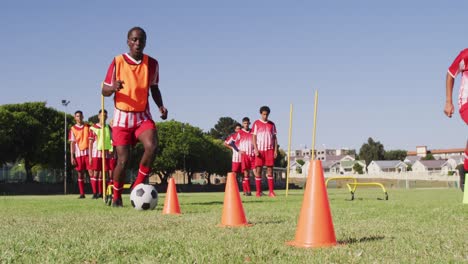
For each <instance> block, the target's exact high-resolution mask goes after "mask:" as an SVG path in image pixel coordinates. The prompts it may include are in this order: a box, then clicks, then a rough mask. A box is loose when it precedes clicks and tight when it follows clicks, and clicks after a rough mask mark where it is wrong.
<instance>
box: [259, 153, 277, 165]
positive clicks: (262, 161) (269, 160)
mask: <svg viewBox="0 0 468 264" xmlns="http://www.w3.org/2000/svg"><path fill="white" fill-rule="evenodd" d="M258 153H259V155H258V156H257V157H255V167H263V166H267V167H273V165H275V150H274V149H269V150H259V151H258Z"/></svg>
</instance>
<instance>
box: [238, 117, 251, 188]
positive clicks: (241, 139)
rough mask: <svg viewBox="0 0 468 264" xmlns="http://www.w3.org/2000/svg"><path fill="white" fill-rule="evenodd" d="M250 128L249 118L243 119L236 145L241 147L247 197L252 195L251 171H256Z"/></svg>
mask: <svg viewBox="0 0 468 264" xmlns="http://www.w3.org/2000/svg"><path fill="white" fill-rule="evenodd" d="M249 127H250V119H249V118H248V117H244V118H242V129H240V130H239V132H238V133H237V137H236V143H237V144H238V145H239V153H240V155H241V164H242V166H241V167H242V173H243V174H244V179H243V181H242V187H243V189H244V195H245V196H251V195H252V192H251V191H250V171H252V170H253V169H255V151H254V146H253V141H252V134H251V133H250V128H249Z"/></svg>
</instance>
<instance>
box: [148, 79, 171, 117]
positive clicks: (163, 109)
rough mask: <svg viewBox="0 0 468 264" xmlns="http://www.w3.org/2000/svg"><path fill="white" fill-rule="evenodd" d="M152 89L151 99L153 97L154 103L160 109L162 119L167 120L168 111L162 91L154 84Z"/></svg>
mask: <svg viewBox="0 0 468 264" xmlns="http://www.w3.org/2000/svg"><path fill="white" fill-rule="evenodd" d="M150 89H151V97H153V100H154V102H155V103H156V105H157V106H158V108H159V112H160V113H161V119H162V120H166V119H167V109H166V107H164V103H163V99H162V95H161V91H160V90H159V85H157V84H153V85H151V87H150Z"/></svg>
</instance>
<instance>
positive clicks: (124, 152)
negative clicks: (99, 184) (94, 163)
mask: <svg viewBox="0 0 468 264" xmlns="http://www.w3.org/2000/svg"><path fill="white" fill-rule="evenodd" d="M115 149H116V151H117V164H116V166H115V169H114V175H113V177H114V188H113V189H114V194H113V197H112V206H114V207H121V206H122V205H123V203H122V191H123V185H124V183H125V170H126V169H127V165H128V158H129V155H130V146H129V145H124V146H116V147H115Z"/></svg>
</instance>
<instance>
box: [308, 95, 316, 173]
mask: <svg viewBox="0 0 468 264" xmlns="http://www.w3.org/2000/svg"><path fill="white" fill-rule="evenodd" d="M317 103H318V91H317V90H315V102H314V128H313V132H312V149H311V151H312V158H311V160H310V165H309V166H312V162H313V160H314V159H315V130H316V127H317Z"/></svg>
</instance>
